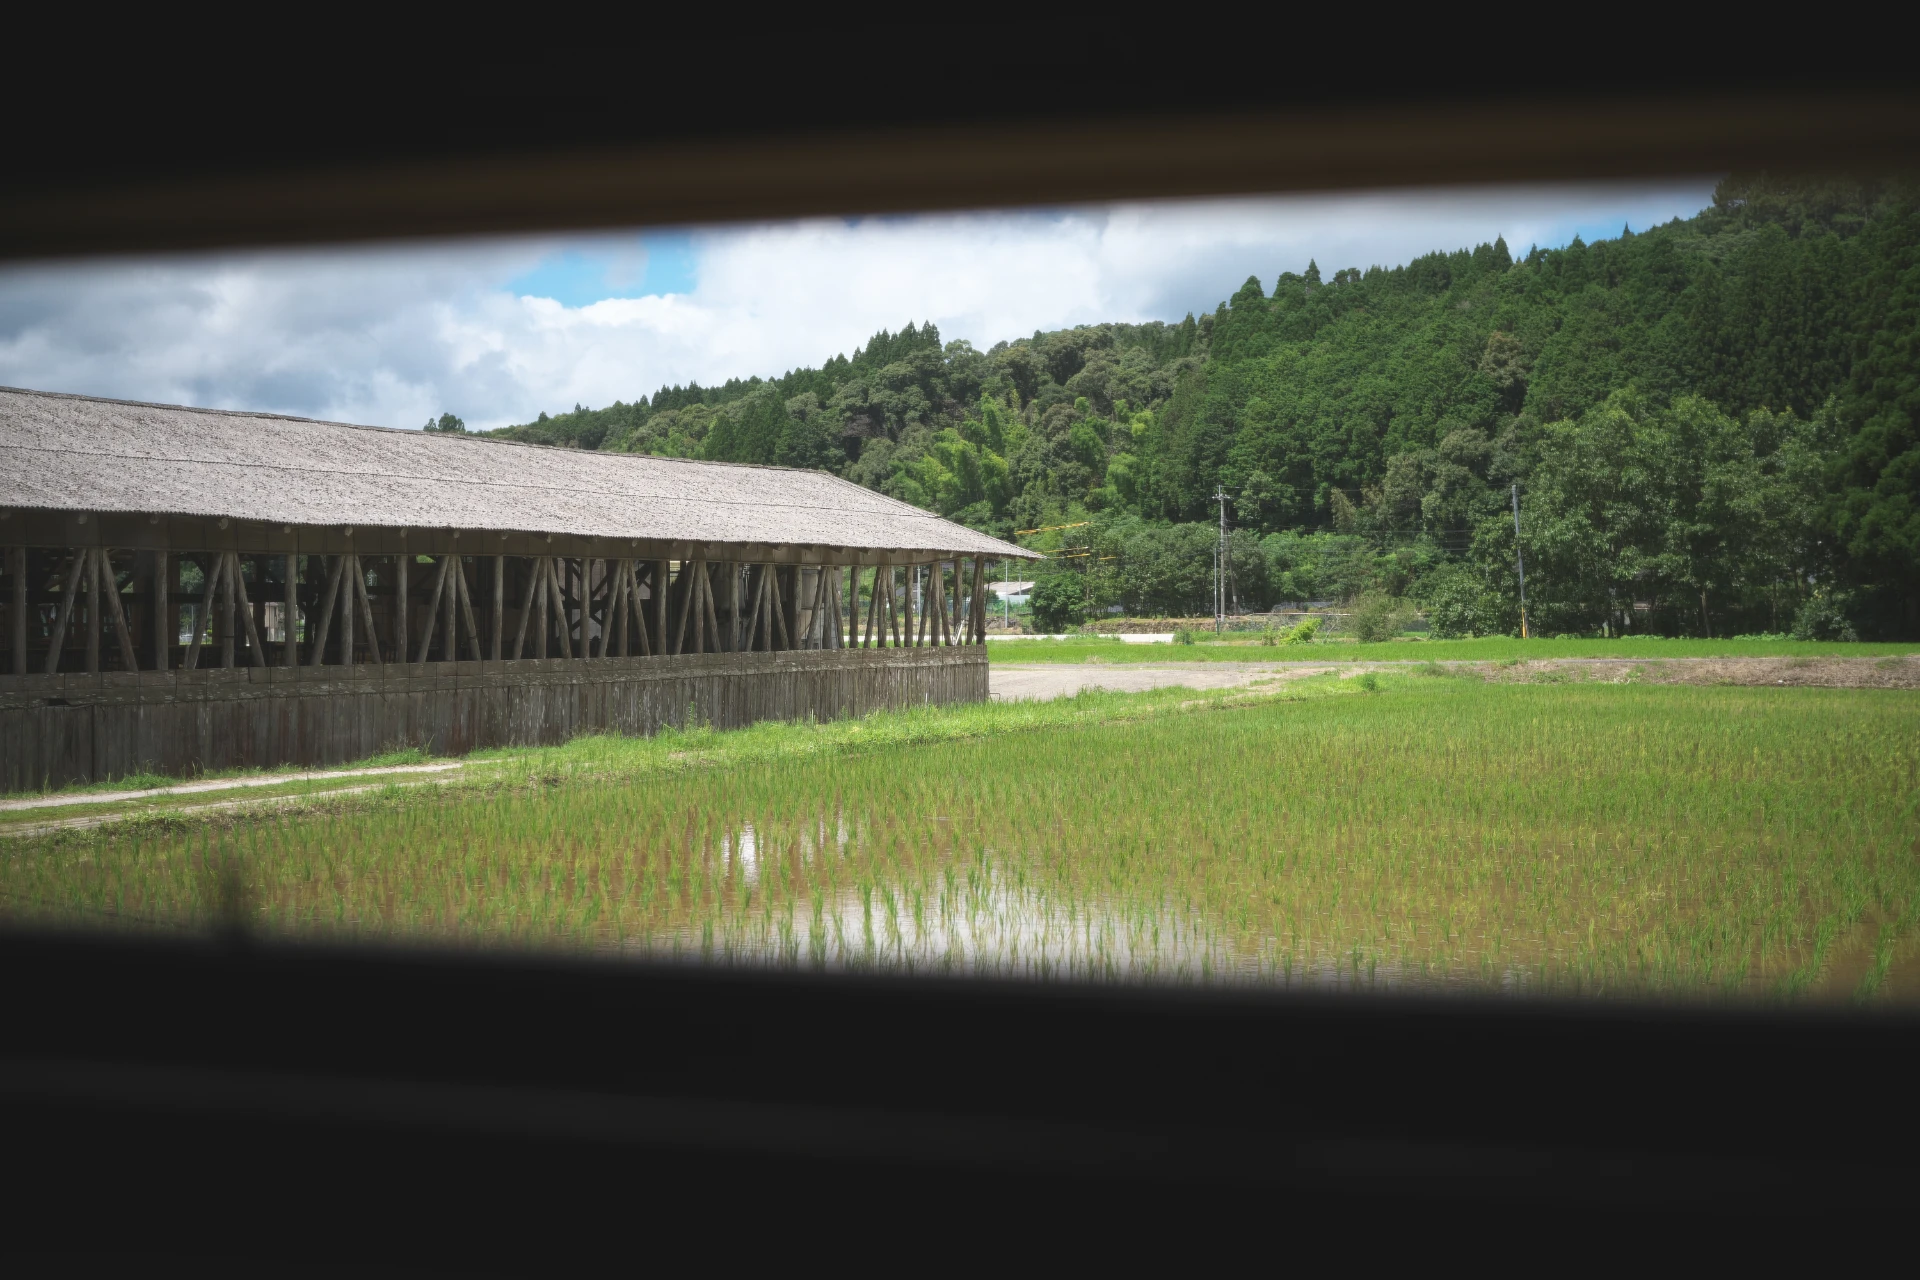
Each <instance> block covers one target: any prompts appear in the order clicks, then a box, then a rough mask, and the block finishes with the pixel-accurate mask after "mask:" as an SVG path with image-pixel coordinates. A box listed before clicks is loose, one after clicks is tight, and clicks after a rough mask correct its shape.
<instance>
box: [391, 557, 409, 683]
mask: <svg viewBox="0 0 1920 1280" xmlns="http://www.w3.org/2000/svg"><path fill="white" fill-rule="evenodd" d="M393 560H394V565H393V569H394V573H393V660H394V661H395V662H399V663H405V662H406V660H407V624H408V622H409V621H410V617H411V615H412V613H413V592H412V589H411V586H410V579H411V578H412V576H413V555H412V553H411V552H408V553H405V554H402V555H397V556H395V557H394V558H393Z"/></svg>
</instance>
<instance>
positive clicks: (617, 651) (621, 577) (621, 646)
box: [600, 560, 628, 658]
mask: <svg viewBox="0 0 1920 1280" xmlns="http://www.w3.org/2000/svg"><path fill="white" fill-rule="evenodd" d="M607 564H608V571H607V620H606V623H605V624H604V625H603V626H602V627H601V628H600V656H601V657H603V658H615V657H618V658H624V657H626V656H627V564H628V562H627V561H626V560H609V561H608V562H607Z"/></svg>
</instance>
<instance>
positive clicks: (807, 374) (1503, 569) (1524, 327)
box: [499, 175, 1920, 635]
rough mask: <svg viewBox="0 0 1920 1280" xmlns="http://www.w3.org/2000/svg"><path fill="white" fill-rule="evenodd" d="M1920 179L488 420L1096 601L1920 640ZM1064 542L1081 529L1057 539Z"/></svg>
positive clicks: (1144, 607)
mask: <svg viewBox="0 0 1920 1280" xmlns="http://www.w3.org/2000/svg"><path fill="white" fill-rule="evenodd" d="M1917 341H1920V201H1917V200H1916V192H1915V190H1914V188H1912V187H1911V186H1908V185H1902V184H1898V183H1873V182H1841V181H1821V182H1795V181H1785V180H1781V179H1777V178H1773V177H1769V176H1767V175H1750V176H1736V177H1733V178H1729V179H1727V180H1726V181H1724V182H1722V183H1721V184H1720V186H1719V188H1718V190H1717V191H1716V193H1715V198H1714V202H1713V204H1712V206H1711V207H1709V208H1708V209H1706V210H1704V211H1703V212H1702V213H1700V214H1699V215H1698V216H1696V217H1694V218H1690V219H1685V220H1676V221H1675V222H1672V223H1669V224H1668V225H1666V226H1663V227H1657V228H1653V229H1650V230H1644V231H1641V232H1638V233H1636V232H1634V231H1632V230H1630V229H1623V230H1622V233H1621V235H1620V237H1619V238H1618V239H1613V240H1604V241H1595V242H1594V243H1592V244H1587V243H1583V242H1582V241H1580V240H1578V239H1576V240H1575V241H1574V242H1573V243H1572V244H1570V245H1568V246H1567V247H1565V248H1563V249H1556V250H1540V249H1537V248H1535V249H1531V250H1530V251H1528V252H1527V253H1526V254H1525V255H1524V256H1523V257H1521V258H1519V259H1518V260H1516V259H1515V257H1514V255H1513V252H1512V250H1511V248H1510V246H1508V245H1506V244H1505V243H1504V242H1501V241H1498V240H1496V241H1494V242H1493V243H1492V244H1483V245H1480V246H1478V247H1477V248H1473V249H1460V250H1456V251H1453V252H1442V253H1433V254H1429V255H1427V256H1425V257H1423V258H1419V259H1416V260H1415V261H1413V262H1410V263H1408V264H1407V265H1405V266H1403V267H1395V268H1392V269H1383V268H1380V267H1366V268H1361V267H1340V268H1338V269H1335V270H1333V271H1331V272H1330V273H1328V274H1327V275H1326V276H1325V277H1324V278H1323V274H1322V271H1321V269H1320V267H1319V266H1318V265H1317V263H1309V264H1308V268H1307V270H1306V271H1305V272H1304V273H1303V274H1295V273H1292V272H1283V273H1281V274H1280V275H1279V276H1278V278H1277V279H1276V280H1275V281H1274V284H1273V287H1272V289H1271V290H1268V289H1267V288H1266V287H1265V286H1264V284H1263V282H1262V280H1261V279H1260V278H1259V277H1250V278H1248V280H1247V281H1246V282H1245V283H1244V284H1243V285H1242V286H1241V287H1240V288H1239V289H1238V290H1237V291H1236V292H1235V293H1234V294H1233V295H1232V296H1231V298H1230V299H1228V300H1227V301H1225V302H1223V303H1221V304H1220V306H1219V308H1218V309H1216V310H1215V311H1213V312H1210V313H1208V314H1205V315H1201V316H1199V317H1197V318H1196V317H1194V316H1188V317H1187V318H1186V319H1184V320H1183V321H1181V322H1179V323H1177V324H1163V323H1158V322H1156V323H1150V324H1102V325H1091V326H1084V327H1081V328H1076V329H1070V330H1062V331H1058V332H1053V333H1035V334H1033V335H1032V337H1030V338H1022V339H1019V340H1016V341H1010V342H1002V343H999V344H997V345H995V346H994V347H993V348H992V349H991V350H988V351H984V352H983V351H978V350H976V349H975V348H974V347H973V346H971V345H970V344H969V343H967V342H964V341H956V342H945V343H943V342H942V340H941V337H940V334H939V331H938V330H937V329H936V328H935V327H934V326H933V325H932V324H925V325H915V324H909V325H907V327H906V328H904V329H902V330H901V331H900V332H898V333H888V332H885V331H883V332H881V333H878V334H875V335H874V337H873V339H872V340H871V341H870V342H869V343H868V344H867V345H866V346H865V347H863V348H860V349H859V350H856V351H855V352H854V353H853V355H852V356H851V357H850V358H849V357H845V356H836V357H834V358H833V359H832V360H829V361H827V362H826V363H825V364H824V365H822V366H821V367H820V368H818V369H800V370H795V371H792V372H789V373H787V374H785V375H784V376H782V377H779V378H772V379H761V378H757V377H756V378H749V379H746V380H744V381H743V380H734V381H730V382H728V383H727V384H725V385H724V386H722V387H717V388H703V387H699V386H690V387H684V388H683V387H670V388H662V389H661V390H660V391H658V392H656V393H655V394H654V395H653V396H652V397H651V398H650V399H648V400H642V401H635V402H633V403H631V404H626V403H616V404H614V405H612V406H610V407H609V408H605V409H598V410H590V409H584V408H581V407H579V406H576V407H575V409H574V411H573V412H572V413H568V414H561V415H558V416H555V417H551V418H549V417H547V416H546V415H542V416H541V418H540V420H539V421H537V422H534V423H529V424H527V425H525V426H520V427H511V428H508V429H506V430H505V431H504V432H501V433H499V434H501V435H504V436H506V437H509V438H516V439H524V440H532V441H538V442H542V443H548V444H561V445H571V446H573V447H577V448H597V449H622V450H632V451H641V452H650V453H660V454H671V455H676V456H684V457H708V458H715V459H725V460H729V461H741V462H774V463H780V464H783V465H789V466H800V467H818V468H825V469H829V470H833V471H835V472H838V473H839V474H842V475H845V476H847V477H848V478H849V479H852V480H855V481H857V482H859V483H861V484H864V485H868V486H870V487H872V488H875V489H878V490H881V491H883V492H886V493H890V494H893V495H895V496H897V497H900V498H902V499H904V500H906V501H908V502H912V503H914V504H916V505H919V506H922V507H926V508H929V509H931V510H935V511H939V512H940V513H942V514H943V515H946V516H948V517H950V518H953V519H956V520H960V521H963V522H965V523H968V524H971V525H974V526H976V527H979V528H982V529H986V530H989V531H991V532H995V533H999V534H1010V533H1012V532H1014V531H1016V530H1019V529H1029V528H1039V527H1042V526H1049V525H1062V524H1069V523H1074V524H1077V523H1078V522H1079V521H1081V520H1086V521H1088V522H1089V523H1088V524H1087V525H1085V526H1083V527H1080V528H1077V529H1074V530H1071V531H1067V532H1060V531H1055V532H1051V533H1048V534H1045V535H1041V536H1040V537H1038V538H1037V539H1036V540H1035V545H1038V546H1042V547H1048V548H1051V547H1060V546H1066V545H1072V546H1074V547H1082V546H1084V547H1086V548H1089V549H1090V554H1088V555H1085V556H1081V557H1078V560H1079V561H1080V562H1082V563H1084V565H1085V570H1084V572H1083V574H1082V578H1081V581H1082V587H1083V591H1082V596H1083V600H1084V603H1085V606H1090V607H1104V606H1105V605H1107V604H1119V605H1122V606H1124V607H1126V608H1128V609H1131V610H1139V611H1151V612H1186V611H1189V610H1205V609H1206V608H1208V603H1207V602H1208V601H1209V600H1210V598H1211V590H1212V588H1211V577H1210V575H1211V572H1212V557H1213V545H1214V543H1213V537H1214V522H1215V521H1216V520H1217V518H1218V511H1217V509H1216V506H1215V504H1214V503H1213V501H1212V500H1211V498H1212V495H1213V494H1214V493H1215V491H1216V489H1223V490H1224V492H1225V493H1226V494H1227V495H1228V497H1229V499H1230V502H1229V504H1228V510H1227V516H1228V519H1229V522H1230V523H1231V525H1232V526H1233V528H1234V530H1235V532H1234V535H1233V541H1232V553H1231V556H1230V560H1231V564H1232V569H1233V583H1232V585H1233V594H1234V596H1235V598H1236V599H1237V601H1238V603H1239V604H1240V606H1241V607H1249V608H1264V607H1267V606H1268V605H1270V604H1272V603H1274V602H1276V601H1280V600H1303V599H1308V598H1352V597H1354V596H1357V595H1361V594H1368V593H1372V594H1384V595H1387V596H1393V597H1400V596H1410V597H1412V598H1414V599H1417V600H1419V601H1420V602H1421V603H1423V604H1425V605H1426V606H1427V607H1428V609H1429V613H1430V616H1431V617H1432V618H1433V619H1434V622H1435V625H1436V626H1438V627H1440V628H1441V629H1443V630H1453V631H1460V632H1466V631H1475V632H1489V631H1506V630H1510V629H1512V628H1513V627H1514V626H1515V625H1517V620H1518V591H1517V583H1516V581H1515V575H1514V569H1513V552H1514V529H1513V518H1512V510H1511V504H1512V493H1513V491H1514V490H1515V488H1516V487H1517V489H1518V493H1519V503H1520V507H1521V530H1522V532H1521V547H1522V550H1523V551H1524V552H1525V554H1526V556H1527V558H1528V562H1529V568H1528V597H1529V604H1530V606H1531V608H1532V612H1533V614H1534V618H1535V622H1536V625H1537V626H1539V627H1541V628H1544V629H1547V630H1549V631H1567V632H1576V633H1577V632H1589V631H1595V630H1600V629H1603V628H1604V629H1618V628H1624V629H1628V630H1644V629H1649V628H1651V629H1656V630H1662V631H1683V632H1692V633H1700V632H1703V631H1706V632H1711V633H1713V634H1722V633H1725V632H1729V631H1756V630H1768V631H1780V630H1786V629H1789V628H1792V627H1794V626H1796V625H1797V626H1799V627H1800V629H1801V630H1802V631H1803V632H1804V631H1808V630H1810V629H1811V630H1819V631H1824V632H1829V633H1838V632H1841V631H1845V630H1848V629H1857V630H1858V631H1859V632H1861V633H1863V634H1870V635H1920V571H1917V569H1916V566H1920V363H1917V361H1920V351H1917V350H1916V342H1917ZM1063 540H1065V541H1063Z"/></svg>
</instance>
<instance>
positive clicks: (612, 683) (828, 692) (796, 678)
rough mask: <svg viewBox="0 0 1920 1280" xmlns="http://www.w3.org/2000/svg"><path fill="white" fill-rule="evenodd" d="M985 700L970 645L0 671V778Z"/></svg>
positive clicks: (192, 767) (265, 760) (14, 786)
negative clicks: (80, 671)
mask: <svg viewBox="0 0 1920 1280" xmlns="http://www.w3.org/2000/svg"><path fill="white" fill-rule="evenodd" d="M986 696H987V655H986V651H985V649H983V648H980V647H959V648H924V649H882V650H860V649H833V650H811V651H809V650H800V651H792V652H780V653H737V654H736V653H726V654H695V655H684V656H678V657H652V658H609V659H599V660H594V661H581V660H579V659H572V660H569V659H565V658H548V659H523V660H521V661H518V662H446V663H442V662H434V663H427V664H412V663H409V664H404V665H403V664H391V665H388V666H385V667H377V666H368V665H362V666H355V667H334V666H323V667H292V668H289V667H236V668H233V669H231V670H226V669H217V668H216V669H211V670H198V671H187V670H178V671H138V672H106V673H102V674H98V675H91V676H88V675H55V676H43V675H24V676H0V790H5V791H32V790H38V789H41V788H43V787H49V786H63V785H67V784H70V783H76V782H92V781H104V780H107V779H111V778H117V777H125V776H127V775H129V774H133V773H141V772H151V773H162V774H170V775H185V774H190V773H194V772H198V771H201V770H209V769H231V768H241V767H247V766H259V767H272V766H275V765H286V764H302V765H323V764H339V763H342V762H344V761H348V760H357V759H362V758H364V757H366V756H370V755H374V754H376V753H378V752H381V751H386V750H394V749H398V748H402V747H416V746H417V747H423V748H425V749H426V750H428V751H430V752H432V753H434V754H436V755H457V754H459V753H461V752H465V751H472V750H475V749H477V748H481V747H496V746H510V745H524V744H537V743H557V742H564V741H566V740H567V739H568V738H571V737H574V736H576V735H578V734H581V733H588V732H604V731H612V732H619V733H626V734H647V733H652V732H654V731H655V730H657V729H659V728H660V727H661V726H662V725H675V726H684V725H686V724H688V723H690V722H695V721H698V722H702V723H707V724H712V725H714V726H716V727H719V728H737V727H739V726H741V725H746V724H751V723H753V722H754V721H757V720H796V719H803V718H806V717H808V716H811V717H813V718H815V719H818V720H830V719H835V718H838V717H841V716H858V715H865V714H866V713H867V712H869V711H875V710H880V709H883V708H901V707H907V706H919V705H926V704H941V705H945V704H950V703H958V702H980V701H984V700H985V699H986Z"/></svg>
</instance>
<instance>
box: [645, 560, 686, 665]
mask: <svg viewBox="0 0 1920 1280" xmlns="http://www.w3.org/2000/svg"><path fill="white" fill-rule="evenodd" d="M691 582H692V579H691V578H690V577H689V575H688V573H687V562H686V561H685V560H682V561H681V562H680V576H679V577H677V578H675V579H674V581H673V588H672V594H673V596H674V599H673V601H672V606H671V608H670V610H669V613H670V615H671V616H670V617H669V619H668V623H669V626H670V632H669V634H668V636H667V642H668V643H667V647H666V650H665V652H666V653H668V654H677V653H679V652H680V648H681V646H682V645H683V644H684V643H685V642H686V638H687V606H686V600H685V597H686V595H687V588H688V586H689V585H691ZM654 594H655V595H658V596H664V595H666V594H667V593H666V592H663V591H661V590H660V589H659V588H658V587H655V588H654Z"/></svg>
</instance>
